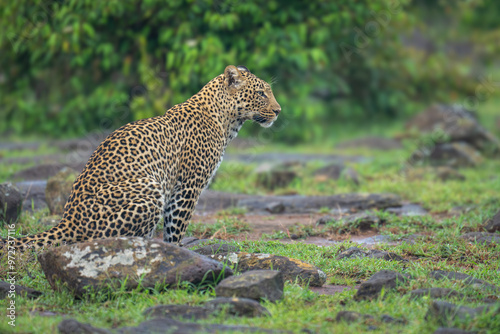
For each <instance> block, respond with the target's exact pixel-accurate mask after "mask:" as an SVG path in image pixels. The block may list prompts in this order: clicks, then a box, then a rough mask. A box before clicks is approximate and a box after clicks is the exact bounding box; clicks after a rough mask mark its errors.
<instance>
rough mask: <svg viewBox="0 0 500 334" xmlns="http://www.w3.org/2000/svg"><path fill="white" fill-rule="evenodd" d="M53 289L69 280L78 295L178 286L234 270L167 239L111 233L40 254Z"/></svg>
mask: <svg viewBox="0 0 500 334" xmlns="http://www.w3.org/2000/svg"><path fill="white" fill-rule="evenodd" d="M38 260H39V262H40V264H41V265H42V269H43V271H44V273H45V276H46V277H47V280H48V281H49V283H50V285H51V286H52V288H53V289H60V288H61V287H60V286H59V284H58V282H61V283H63V284H64V285H66V286H67V288H68V289H69V290H70V291H71V292H72V293H73V294H75V295H76V296H83V295H84V294H85V293H86V292H87V289H89V288H90V289H91V290H94V291H99V290H106V289H111V290H113V289H116V288H120V286H121V285H122V284H125V288H126V289H127V290H130V289H135V288H137V287H138V285H139V284H140V285H141V286H142V287H144V288H154V287H157V286H159V285H163V286H168V287H171V288H176V287H178V286H179V283H180V282H183V281H188V282H190V283H193V284H198V283H200V282H210V281H215V280H216V279H217V278H218V277H221V276H223V275H226V276H230V275H232V271H231V269H229V268H227V267H225V266H224V265H223V264H222V263H220V262H218V261H215V260H213V259H210V258H208V257H206V256H203V255H200V254H197V253H195V252H193V251H190V250H188V249H185V248H181V247H178V246H176V245H174V244H171V243H166V242H163V241H156V240H155V241H153V240H147V239H142V238H136V237H131V238H126V237H118V238H108V239H99V240H92V241H88V242H82V243H77V244H73V245H67V246H61V247H57V248H50V249H48V250H47V251H45V252H44V253H42V254H40V255H39V256H38Z"/></svg>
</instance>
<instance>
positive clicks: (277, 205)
mask: <svg viewBox="0 0 500 334" xmlns="http://www.w3.org/2000/svg"><path fill="white" fill-rule="evenodd" d="M266 211H268V212H269V213H283V212H285V206H284V205H283V203H281V202H271V203H269V204H268V205H267V206H266Z"/></svg>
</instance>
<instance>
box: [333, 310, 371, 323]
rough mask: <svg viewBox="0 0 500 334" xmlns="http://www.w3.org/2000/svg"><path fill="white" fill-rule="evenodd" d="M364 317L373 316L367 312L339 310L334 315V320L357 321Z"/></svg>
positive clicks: (369, 317) (364, 318)
mask: <svg viewBox="0 0 500 334" xmlns="http://www.w3.org/2000/svg"><path fill="white" fill-rule="evenodd" d="M366 319H373V316H371V315H369V314H361V313H358V312H354V311H340V312H339V313H337V316H336V317H335V321H337V322H340V321H343V322H347V323H352V322H358V321H361V320H366Z"/></svg>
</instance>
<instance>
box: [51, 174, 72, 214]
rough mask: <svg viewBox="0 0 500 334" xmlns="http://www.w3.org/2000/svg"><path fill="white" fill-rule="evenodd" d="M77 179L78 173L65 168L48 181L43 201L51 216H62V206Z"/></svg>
mask: <svg viewBox="0 0 500 334" xmlns="http://www.w3.org/2000/svg"><path fill="white" fill-rule="evenodd" d="M77 177H78V173H77V172H76V171H75V170H73V169H71V168H67V167H65V168H63V169H61V171H60V172H58V173H57V174H56V175H54V176H53V177H51V178H49V179H48V181H47V188H46V189H45V200H46V202H47V205H48V206H49V210H50V213H51V214H53V215H55V214H57V215H62V214H63V211H64V210H63V209H64V205H65V204H66V202H67V200H68V198H69V195H70V194H71V188H72V186H73V183H74V182H75V180H76V178H77Z"/></svg>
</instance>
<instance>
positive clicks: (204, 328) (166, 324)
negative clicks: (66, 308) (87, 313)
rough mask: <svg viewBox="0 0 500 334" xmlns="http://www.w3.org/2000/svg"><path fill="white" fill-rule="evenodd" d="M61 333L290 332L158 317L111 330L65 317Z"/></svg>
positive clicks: (177, 333)
mask: <svg viewBox="0 0 500 334" xmlns="http://www.w3.org/2000/svg"><path fill="white" fill-rule="evenodd" d="M57 329H58V330H59V333H61V334H111V333H113V334H149V333H168V334H198V333H225V332H229V333H235V332H238V333H290V334H291V333H292V332H289V331H279V330H269V329H264V328H258V327H248V326H231V325H216V324H198V323H190V322H181V321H178V320H174V319H171V318H158V319H152V320H148V321H145V322H142V323H140V324H139V325H138V326H137V327H122V328H117V329H113V330H112V331H110V330H106V329H102V328H96V327H93V326H91V325H87V324H84V323H81V322H78V321H76V320H74V319H65V320H63V321H61V322H60V323H59V325H58V326H57Z"/></svg>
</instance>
